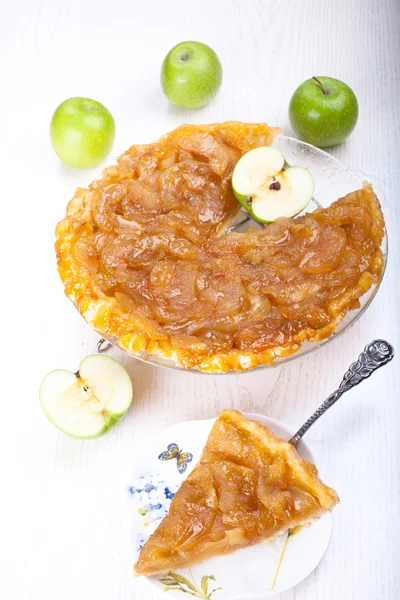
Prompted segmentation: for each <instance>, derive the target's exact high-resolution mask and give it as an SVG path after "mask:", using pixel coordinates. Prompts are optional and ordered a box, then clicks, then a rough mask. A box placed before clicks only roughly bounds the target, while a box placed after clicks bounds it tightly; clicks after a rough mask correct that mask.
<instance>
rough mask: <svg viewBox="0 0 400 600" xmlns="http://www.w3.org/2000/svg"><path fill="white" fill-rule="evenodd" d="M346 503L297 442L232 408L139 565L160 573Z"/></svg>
mask: <svg viewBox="0 0 400 600" xmlns="http://www.w3.org/2000/svg"><path fill="white" fill-rule="evenodd" d="M338 502H339V498H338V496H337V494H336V492H335V491H334V490H333V489H332V488H329V487H327V486H326V485H324V484H323V483H322V481H321V480H320V479H319V477H318V471H317V469H316V467H315V466H314V465H313V464H311V463H309V462H308V461H306V460H304V459H303V458H301V457H300V456H299V455H298V453H297V451H296V449H295V448H294V446H292V445H291V444H289V443H288V442H285V441H284V440H282V439H281V438H279V437H278V436H276V435H274V434H273V433H272V432H271V430H270V429H268V428H267V427H264V426H263V425H260V423H258V422H256V421H250V420H248V419H246V418H245V417H244V416H243V415H241V414H240V413H239V412H237V411H234V410H224V411H223V412H222V413H221V415H220V416H219V418H218V419H217V420H216V422H215V424H214V426H213V428H212V430H211V432H210V435H209V437H208V439H207V442H206V445H205V447H204V450H203V453H202V456H201V458H200V461H199V462H198V463H197V465H196V466H195V467H194V469H193V471H192V472H191V473H190V475H189V476H188V477H187V479H186V480H185V481H184V482H183V483H182V485H181V487H180V488H179V490H178V491H177V493H176V494H175V496H174V498H173V499H172V502H171V506H170V509H169V513H168V515H166V516H165V517H164V519H163V520H162V522H161V523H160V525H159V526H158V528H157V529H156V531H155V532H154V534H153V535H152V536H150V538H149V540H148V541H147V543H146V544H145V545H144V547H143V549H142V551H141V553H140V555H139V558H138V561H137V563H136V565H135V572H136V574H137V575H157V574H159V573H164V572H167V571H169V570H174V569H177V568H183V567H187V566H190V565H191V564H194V563H197V562H200V561H202V560H205V559H207V558H210V557H212V556H219V555H221V554H227V553H230V552H233V551H234V550H237V549H239V548H243V547H246V546H250V545H253V544H256V543H259V542H261V541H266V540H270V539H272V538H274V537H276V536H277V535H280V534H281V533H283V532H285V531H287V530H288V529H291V528H292V527H296V526H299V525H304V524H307V523H309V522H310V521H312V520H314V519H316V518H318V517H319V516H320V515H321V514H323V513H325V512H327V511H330V510H332V508H333V507H334V506H335V505H336V504H337V503H338Z"/></svg>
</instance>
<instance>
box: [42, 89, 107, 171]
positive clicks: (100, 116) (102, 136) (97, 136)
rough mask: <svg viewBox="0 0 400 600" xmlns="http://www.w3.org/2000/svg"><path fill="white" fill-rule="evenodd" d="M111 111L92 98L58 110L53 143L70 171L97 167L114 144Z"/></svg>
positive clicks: (52, 126)
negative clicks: (71, 169)
mask: <svg viewBox="0 0 400 600" xmlns="http://www.w3.org/2000/svg"><path fill="white" fill-rule="evenodd" d="M114 137H115V123H114V119H113V117H112V114H111V113H110V111H109V110H108V109H107V108H106V107H105V106H103V104H100V102H96V100H91V99H90V98H70V99H69V100H65V102H62V104H60V106H58V108H57V109H56V111H55V113H54V115H53V117H52V119H51V124H50V139H51V143H52V146H53V149H54V151H55V153H56V154H57V156H58V157H59V158H61V160H62V161H63V162H64V163H65V164H67V165H69V166H70V167H78V168H88V167H96V166H97V165H98V164H100V163H101V162H102V160H103V159H104V158H105V157H106V156H107V154H108V153H109V152H110V150H111V148H112V145H113V143H114Z"/></svg>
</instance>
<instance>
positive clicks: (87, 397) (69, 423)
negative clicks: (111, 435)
mask: <svg viewBox="0 0 400 600" xmlns="http://www.w3.org/2000/svg"><path fill="white" fill-rule="evenodd" d="M132 396H133V390H132V382H131V380H130V377H129V375H128V373H127V372H126V370H125V369H124V367H123V366H122V365H121V364H120V363H119V362H117V361H116V360H114V359H113V358H111V357H109V356H103V355H101V354H93V355H91V356H88V357H86V358H84V359H83V360H82V362H81V364H80V366H79V371H78V372H77V373H72V372H71V371H66V370H64V369H58V370H56V371H52V372H51V373H48V375H46V377H45V378H44V379H43V381H42V383H41V386H40V392H39V397H40V403H41V406H42V408H43V411H44V413H45V414H46V416H47V417H48V419H49V420H50V421H51V422H52V423H53V424H54V425H55V426H56V427H58V429H60V430H61V431H63V432H64V433H67V434H68V435H70V436H72V437H76V438H83V439H89V438H95V437H98V436H99V435H102V434H104V433H106V432H107V431H108V430H109V429H110V428H111V427H113V426H114V425H115V424H116V423H117V422H118V421H119V420H120V419H121V418H122V417H123V416H124V414H125V413H126V411H127V410H128V408H129V406H130V405H131V402H132Z"/></svg>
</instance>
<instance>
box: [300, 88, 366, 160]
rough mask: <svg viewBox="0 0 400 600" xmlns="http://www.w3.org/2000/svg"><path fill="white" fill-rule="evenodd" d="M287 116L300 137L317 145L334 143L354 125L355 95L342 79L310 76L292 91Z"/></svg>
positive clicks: (355, 118)
mask: <svg viewBox="0 0 400 600" xmlns="http://www.w3.org/2000/svg"><path fill="white" fill-rule="evenodd" d="M289 118H290V122H291V124H292V127H293V130H294V132H295V133H296V135H297V136H298V137H299V138H300V139H301V140H303V141H305V142H308V143H309V144H313V145H314V146H317V147H318V148H326V147H328V146H336V145H337V144H341V143H342V142H343V141H344V140H345V139H346V138H347V136H349V135H350V133H351V132H352V131H353V129H354V127H355V126H356V123H357V118H358V103H357V98H356V96H355V94H354V92H353V90H352V89H351V88H349V86H348V85H346V84H345V83H343V81H339V80H338V79H333V78H332V77H313V78H312V79H307V81H304V83H302V84H301V85H300V86H299V87H298V88H297V90H296V91H295V92H294V94H293V96H292V99H291V100H290V105H289Z"/></svg>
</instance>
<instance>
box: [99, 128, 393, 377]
mask: <svg viewBox="0 0 400 600" xmlns="http://www.w3.org/2000/svg"><path fill="white" fill-rule="evenodd" d="M273 146H274V147H276V148H278V149H279V150H280V151H281V152H282V154H283V155H284V157H285V159H286V162H287V163H288V164H289V165H296V166H301V167H306V168H308V169H309V170H310V171H311V173H312V175H313V177H314V182H315V190H314V198H313V199H312V200H311V201H310V203H309V204H308V206H307V207H306V209H305V211H304V212H310V211H313V210H314V209H315V208H317V207H328V206H329V205H330V204H332V202H334V201H335V200H337V199H338V198H340V197H342V196H345V195H346V194H348V193H349V192H352V191H354V190H357V189H359V188H360V187H361V186H362V181H361V180H360V179H359V178H358V177H357V176H356V175H355V174H354V173H352V171H350V169H348V168H347V167H346V166H345V165H344V164H343V163H342V162H340V161H339V160H337V159H336V158H334V157H333V156H331V155H330V154H328V153H327V152H324V151H323V150H320V149H319V148H315V146H311V145H310V144H306V143H305V142H302V141H300V140H297V139H295V138H291V137H287V136H284V135H279V136H277V138H276V139H275V141H274V144H273ZM250 226H251V227H257V226H258V227H261V225H260V224H258V223H255V221H253V220H252V219H250V218H249V217H248V215H247V213H244V212H239V214H238V217H237V220H236V221H235V222H234V223H233V224H232V225H231V227H230V228H229V230H228V232H229V231H233V230H234V231H246V229H248V228H249V227H250ZM381 248H382V252H383V257H384V265H383V271H382V277H383V275H384V272H385V268H386V263H387V254H388V242H387V232H386V229H385V235H384V238H383V241H382V247H381ZM381 282H382V279H381V280H380V282H379V283H378V284H375V285H373V286H372V287H371V288H370V289H369V290H368V292H366V293H365V294H364V295H363V296H361V298H359V302H360V307H359V308H357V309H354V310H351V311H349V312H348V313H347V314H346V316H345V317H344V318H343V319H342V321H341V322H340V323H339V324H338V326H337V328H336V330H335V332H334V333H333V334H332V335H331V336H329V337H328V338H326V339H324V340H320V341H317V342H303V343H302V345H301V348H300V350H298V351H297V352H295V353H294V354H291V355H290V356H284V357H280V358H279V357H278V358H276V359H274V360H273V362H271V363H268V364H262V365H258V366H257V367H255V368H254V369H250V371H254V370H255V369H267V368H274V367H278V366H279V365H282V364H286V363H288V362H290V361H293V360H296V359H298V358H300V357H302V356H305V355H306V354H310V353H311V352H315V351H316V350H318V348H321V347H322V346H325V345H326V344H329V343H330V342H331V341H332V340H334V339H336V338H337V337H339V336H340V335H342V334H343V333H345V331H347V330H348V329H349V328H350V327H351V326H352V325H354V323H356V321H358V319H359V318H360V317H361V315H363V314H364V312H365V311H366V310H367V308H368V307H369V305H370V304H371V302H372V300H373V299H374V298H375V296H376V294H377V292H378V289H379V286H380V284H381ZM98 333H99V334H100V335H104V334H102V333H101V332H98ZM112 346H115V347H117V348H119V349H120V350H123V351H124V352H125V353H127V354H129V356H132V357H133V358H136V359H138V360H142V361H145V362H147V363H150V364H152V365H155V366H157V367H163V368H167V369H178V370H181V371H190V372H193V373H198V374H201V375H210V374H212V375H226V374H228V373H232V371H228V372H227V373H207V372H203V371H199V370H198V369H197V368H193V369H185V368H184V367H183V366H181V365H179V364H178V363H176V362H175V361H173V360H172V359H171V360H168V359H165V358H161V357H158V356H152V355H149V354H147V353H145V352H143V353H141V354H131V353H130V352H127V350H125V348H121V347H120V346H119V344H118V340H117V339H113V338H107V339H105V338H104V337H102V339H101V340H100V341H99V343H98V345H97V351H98V352H107V351H108V350H109V349H110V348H111V347H112ZM248 372H249V371H248V370H245V371H239V373H248Z"/></svg>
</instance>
